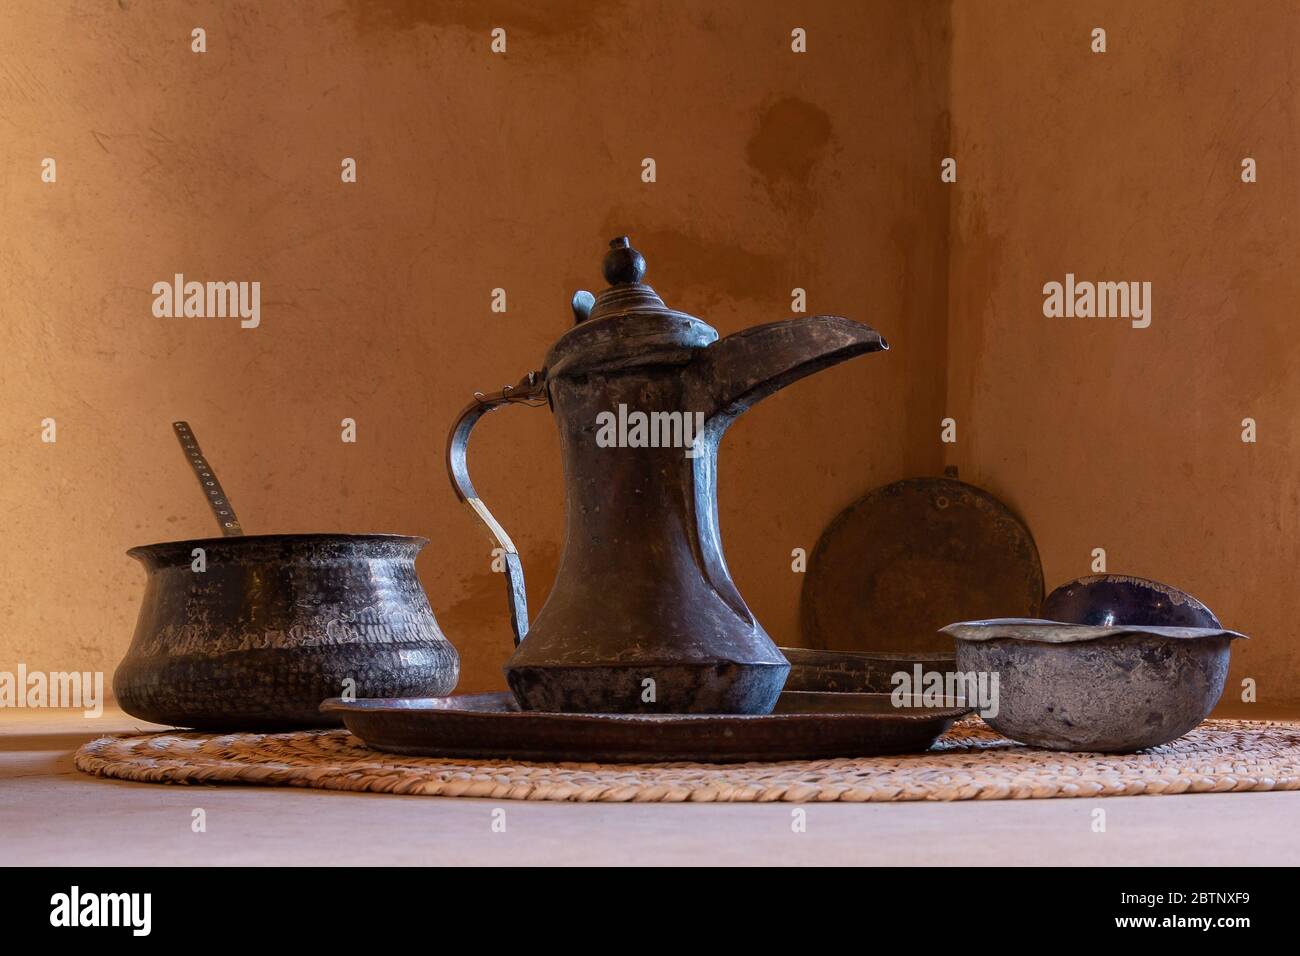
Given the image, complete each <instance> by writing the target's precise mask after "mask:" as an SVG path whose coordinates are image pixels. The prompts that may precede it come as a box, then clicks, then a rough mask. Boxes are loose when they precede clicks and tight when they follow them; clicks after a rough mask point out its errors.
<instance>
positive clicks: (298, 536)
mask: <svg viewBox="0 0 1300 956" xmlns="http://www.w3.org/2000/svg"><path fill="white" fill-rule="evenodd" d="M329 540H335V541H339V540H347V541H390V542H403V541H404V542H406V543H408V544H415V545H418V546H419V549H422V548H424V547H425V545H427V544H428V543H429V539H428V538H425V537H423V536H421V535H411V534H392V533H389V532H372V533H364V534H351V533H349V532H346V531H337V532H335V531H301V532H290V533H289V534H242V535H231V536H229V537H225V536H221V535H218V536H216V537H212V538H181V539H178V540H176V541H157V542H154V543H153V544H138V545H136V546H135V547H133V548H128V549H127V551H126V553H127V556H128V557H132V558H141V557H144V556H147V555H150V554H157V553H159V552H161V551H164V550H169V549H174V548H184V547H195V548H199V547H201V548H211V547H215V546H221V547H223V548H232V549H235V550H238V549H239V548H240V547H242V545H241V544H240V542H244V541H247V542H250V543H262V544H265V543H269V542H281V543H284V544H312V543H323V542H325V541H329ZM417 550H418V549H417Z"/></svg>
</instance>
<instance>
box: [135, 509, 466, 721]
mask: <svg viewBox="0 0 1300 956" xmlns="http://www.w3.org/2000/svg"><path fill="white" fill-rule="evenodd" d="M426 544H428V541H427V540H426V539H425V538H415V537H406V536H403V535H389V534H359V535H350V534H288V535H247V536H240V537H225V538H212V539H204V540H194V541H172V542H167V543H164V544H151V545H145V546H143V547H138V548H132V549H131V550H130V551H128V552H127V554H129V555H130V556H131V557H133V558H135V559H137V560H138V561H140V562H141V563H142V564H143V565H144V567H145V570H146V572H147V574H148V580H147V582H146V585H145V593H144V600H143V604H142V605H141V608H140V616H139V619H138V621H137V624H136V629H135V637H134V639H133V640H132V643H131V647H130V650H129V651H128V652H127V655H126V657H125V659H124V660H123V661H122V663H121V664H120V665H119V666H118V669H117V673H116V674H114V676H113V693H114V694H115V695H116V697H117V700H118V703H119V704H120V705H121V707H122V709H123V710H125V711H126V712H127V713H129V714H131V715H132V716H135V717H139V718H142V719H144V720H149V721H153V722H155V723H161V724H172V725H175V726H181V727H193V728H195V729H199V730H280V729H287V728H293V727H315V726H334V725H337V724H339V722H340V721H339V718H338V716H337V715H334V714H324V713H321V711H320V710H319V707H320V703H321V701H322V700H324V699H325V698H327V697H339V696H341V695H343V696H353V695H354V696H356V697H358V698H362V697H438V696H442V695H444V694H448V693H450V692H451V691H452V690H453V689H454V688H455V686H456V679H457V676H458V673H459V669H460V662H459V658H458V656H457V654H456V651H455V649H454V648H453V647H452V646H451V644H450V643H448V641H447V640H446V638H444V637H443V635H442V632H441V630H439V628H438V622H437V621H436V620H435V619H434V616H433V611H432V610H431V609H430V607H429V601H428V598H427V597H426V596H425V593H424V590H423V588H422V587H421V586H420V582H419V579H418V578H417V577H416V573H415V557H416V555H417V554H418V553H419V552H420V550H421V549H422V548H423V547H424V546H425V545H426ZM196 550H201V551H202V569H201V570H200V569H199V566H198V565H197V564H196Z"/></svg>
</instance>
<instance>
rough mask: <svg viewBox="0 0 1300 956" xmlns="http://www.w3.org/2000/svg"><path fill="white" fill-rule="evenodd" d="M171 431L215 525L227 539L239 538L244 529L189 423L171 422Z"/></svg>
mask: <svg viewBox="0 0 1300 956" xmlns="http://www.w3.org/2000/svg"><path fill="white" fill-rule="evenodd" d="M172 429H173V430H174V431H175V432H176V438H177V440H179V441H180V443H181V449H182V450H183V451H184V452H185V458H186V460H188V461H189V463H190V465H191V466H192V467H193V468H194V475H195V477H197V478H198V479H199V487H200V488H202V489H203V496H204V497H205V498H207V499H208V507H210V508H211V509H212V514H213V516H214V517H215V518H216V519H217V524H219V525H220V526H221V533H222V534H223V535H224V536H226V537H227V538H234V537H239V536H240V535H242V534H243V533H244V529H243V528H242V527H240V525H239V519H238V518H237V517H235V509H234V507H233V506H232V505H231V504H230V499H229V498H227V497H226V492H225V489H223V488H222V487H221V482H219V481H217V476H216V475H214V474H213V473H212V466H211V465H209V464H208V460H207V459H206V458H204V457H203V449H201V448H199V441H198V439H197V438H195V437H194V432H192V431H191V430H190V425H189V422H172Z"/></svg>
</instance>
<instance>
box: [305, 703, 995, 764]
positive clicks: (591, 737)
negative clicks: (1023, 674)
mask: <svg viewBox="0 0 1300 956" xmlns="http://www.w3.org/2000/svg"><path fill="white" fill-rule="evenodd" d="M832 698H833V699H832ZM321 709H322V710H324V711H326V712H327V713H337V714H339V715H341V716H342V718H343V722H344V723H345V724H346V725H347V728H348V730H349V731H351V732H352V733H353V734H355V735H356V736H357V737H360V738H361V739H362V740H363V741H364V742H365V743H366V745H367V746H370V747H373V748H375V749H376V750H384V751H388V752H390V753H397V754H405V755H418V756H424V757H454V758H459V759H479V758H492V759H498V758H506V759H511V760H535V761H543V762H555V761H578V762H609V763H655V762H662V761H693V762H701V763H740V762H746V761H757V760H816V759H823V758H829V757H870V756H877V755H881V754H899V753H918V752H920V751H923V750H928V749H929V748H930V745H931V744H933V743H934V741H935V738H937V737H938V736H939V735H940V734H942V733H943V732H944V731H945V730H947V729H948V727H949V726H951V724H952V722H953V721H954V720H956V719H957V718H958V717H961V716H962V715H964V714H967V713H970V708H968V707H964V706H955V707H943V708H933V707H903V708H897V707H894V706H893V704H892V703H891V701H890V695H888V694H802V693H786V694H782V695H781V698H780V700H779V701H778V702H777V712H776V713H772V714H552V713H540V712H535V711H521V710H520V709H519V705H518V703H516V701H515V699H514V697H513V696H512V695H511V694H506V693H499V694H457V695H454V696H452V697H420V698H409V699H396V698H372V699H362V700H353V701H345V700H342V699H340V698H333V699H331V700H327V701H325V702H324V703H323V704H321ZM792 709H793V711H792ZM828 711H830V712H828Z"/></svg>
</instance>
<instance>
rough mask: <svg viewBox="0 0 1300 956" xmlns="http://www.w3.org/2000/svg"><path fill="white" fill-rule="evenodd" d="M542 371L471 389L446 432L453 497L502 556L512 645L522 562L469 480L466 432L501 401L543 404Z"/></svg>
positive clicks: (520, 629)
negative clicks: (493, 387)
mask: <svg viewBox="0 0 1300 956" xmlns="http://www.w3.org/2000/svg"><path fill="white" fill-rule="evenodd" d="M546 403H547V398H546V374H545V373H544V372H529V373H528V374H527V375H525V376H524V377H523V378H522V379H520V380H519V384H518V385H507V386H505V387H504V388H503V389H501V391H499V392H492V393H491V394H488V395H484V394H483V393H481V392H475V393H474V401H472V402H470V403H469V404H468V405H466V406H465V409H464V411H462V412H461V413H460V415H459V417H457V419H456V424H454V425H452V426H451V434H450V435H448V436H447V474H448V476H449V477H450V478H451V487H452V489H453V490H454V491H455V492H456V497H457V498H459V499H460V500H461V501H463V502H465V504H467V505H469V507H470V510H472V511H473V512H474V514H475V515H476V516H477V517H478V519H479V520H480V521H482V522H483V524H484V525H485V526H486V527H487V529H488V534H489V535H490V536H491V538H492V540H493V541H494V542H495V543H496V545H497V547H499V548H500V549H501V553H502V557H503V558H504V559H505V575H506V595H507V599H508V600H509V602H510V627H511V629H512V630H513V631H514V632H515V645H516V646H518V645H519V642H520V641H522V640H523V639H524V636H525V635H526V634H527V633H528V597H527V595H526V593H525V592H524V566H523V563H522V562H521V561H520V559H519V551H518V550H517V549H516V548H515V543H514V542H513V541H511V540H510V535H508V534H506V529H505V528H503V527H501V524H500V522H498V521H497V519H496V518H494V517H493V516H492V512H490V511H488V509H487V505H485V504H483V502H482V500H481V499H480V498H479V496H478V493H477V492H476V491H475V490H474V485H473V483H472V482H471V481H470V480H469V463H468V460H467V457H466V456H467V452H468V449H469V433H470V432H471V431H473V430H474V426H475V425H477V424H478V420H479V419H480V418H482V417H483V416H484V415H486V414H487V413H488V412H490V411H494V410H495V409H498V408H500V407H502V406H503V405H516V404H518V405H532V406H537V405H545V404H546Z"/></svg>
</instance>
